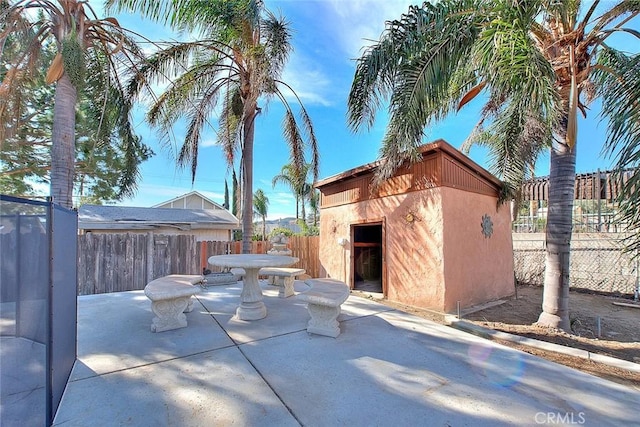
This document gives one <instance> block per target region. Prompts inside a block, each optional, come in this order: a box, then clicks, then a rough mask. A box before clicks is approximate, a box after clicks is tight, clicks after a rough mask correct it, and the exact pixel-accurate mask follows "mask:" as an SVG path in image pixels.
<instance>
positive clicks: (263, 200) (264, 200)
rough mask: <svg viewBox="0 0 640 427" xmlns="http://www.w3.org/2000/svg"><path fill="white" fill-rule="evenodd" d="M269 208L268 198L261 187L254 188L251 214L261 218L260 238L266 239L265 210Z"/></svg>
mask: <svg viewBox="0 0 640 427" xmlns="http://www.w3.org/2000/svg"><path fill="white" fill-rule="evenodd" d="M268 210H269V198H268V197H267V196H266V194H264V191H262V189H258V190H256V192H255V194H254V195H253V214H254V215H257V216H259V217H260V218H261V219H262V240H266V235H267V234H266V233H267V211H268Z"/></svg>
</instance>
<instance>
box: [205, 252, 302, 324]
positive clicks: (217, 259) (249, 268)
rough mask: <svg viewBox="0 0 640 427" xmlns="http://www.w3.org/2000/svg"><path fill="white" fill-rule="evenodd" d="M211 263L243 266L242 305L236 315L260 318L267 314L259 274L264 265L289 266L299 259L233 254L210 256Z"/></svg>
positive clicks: (225, 265)
mask: <svg viewBox="0 0 640 427" xmlns="http://www.w3.org/2000/svg"><path fill="white" fill-rule="evenodd" d="M208 261H209V264H211V265H213V266H216V267H226V268H243V269H244V270H245V276H244V280H243V281H242V294H241V295H240V305H239V306H238V308H237V309H236V316H237V318H238V319H240V320H259V319H263V318H265V317H266V316H267V308H266V307H265V305H264V302H262V289H261V288H260V282H259V281H258V274H259V272H260V269H261V268H263V267H287V266H290V265H292V264H295V263H296V262H298V261H299V259H298V258H296V257H291V256H284V255H267V254H231V255H214V256H211V257H209V260H208Z"/></svg>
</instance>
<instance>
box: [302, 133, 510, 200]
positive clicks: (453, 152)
mask: <svg viewBox="0 0 640 427" xmlns="http://www.w3.org/2000/svg"><path fill="white" fill-rule="evenodd" d="M418 150H419V151H420V153H421V154H422V156H423V157H424V156H426V155H427V154H429V153H432V152H436V151H441V152H444V153H446V154H448V155H449V156H451V157H453V158H454V159H456V160H457V161H459V162H460V163H462V164H464V165H465V166H467V167H468V168H470V169H471V170H472V171H473V172H475V173H476V174H478V175H479V176H481V177H482V178H484V179H485V180H486V181H488V182H490V183H491V184H493V185H495V186H497V187H498V188H499V187H500V186H501V185H502V184H501V182H500V180H499V179H498V178H496V177H495V176H493V175H492V174H491V173H490V172H489V171H487V170H486V169H484V168H483V167H482V166H480V165H478V164H477V163H476V162H474V161H473V160H471V159H470V158H469V157H468V156H466V155H465V154H463V153H462V152H461V151H459V150H457V149H456V148H454V147H453V146H452V145H450V144H449V143H448V142H447V141H445V140H444V139H438V140H435V141H433V142H431V143H429V144H424V145H421V146H420V147H418ZM381 163H382V161H381V160H376V161H375V162H371V163H367V164H365V165H362V166H358V167H356V168H353V169H349V170H348V171H345V172H342V173H339V174H336V175H333V176H330V177H328V178H324V179H321V180H319V181H316V183H315V185H314V186H315V187H316V188H321V187H324V186H326V185H329V184H333V183H336V182H339V181H345V180H349V179H353V178H355V177H358V176H361V175H364V174H368V173H372V172H374V171H375V169H376V168H378V166H380V164H381Z"/></svg>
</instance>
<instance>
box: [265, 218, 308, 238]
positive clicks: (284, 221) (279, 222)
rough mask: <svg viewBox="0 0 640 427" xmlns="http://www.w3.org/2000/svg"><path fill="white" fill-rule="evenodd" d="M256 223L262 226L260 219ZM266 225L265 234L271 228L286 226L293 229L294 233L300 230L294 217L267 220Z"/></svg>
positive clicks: (269, 231)
mask: <svg viewBox="0 0 640 427" xmlns="http://www.w3.org/2000/svg"><path fill="white" fill-rule="evenodd" d="M256 224H257V226H259V227H262V222H261V221H257V222H256ZM266 226H267V227H266V228H267V234H269V233H271V230H273V229H274V228H288V229H289V230H291V231H293V232H294V233H299V232H300V231H301V230H300V226H299V225H298V224H296V219H295V218H294V217H287V218H280V219H272V220H269V221H267V223H266ZM260 230H262V229H260ZM254 231H255V230H254Z"/></svg>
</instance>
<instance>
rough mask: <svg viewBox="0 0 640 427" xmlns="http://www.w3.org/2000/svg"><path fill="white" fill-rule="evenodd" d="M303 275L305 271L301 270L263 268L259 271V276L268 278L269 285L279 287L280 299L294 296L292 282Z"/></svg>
mask: <svg viewBox="0 0 640 427" xmlns="http://www.w3.org/2000/svg"><path fill="white" fill-rule="evenodd" d="M304 273H305V271H304V269H302V268H279V267H265V268H261V269H260V275H261V276H269V280H268V283H269V284H271V285H276V286H280V289H279V291H278V296H279V297H280V298H288V297H290V296H292V295H294V294H295V293H294V291H293V281H294V280H295V278H296V277H298V276H300V275H302V274H304Z"/></svg>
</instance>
